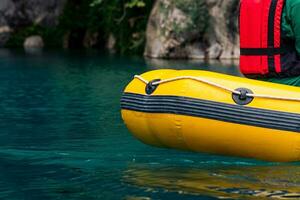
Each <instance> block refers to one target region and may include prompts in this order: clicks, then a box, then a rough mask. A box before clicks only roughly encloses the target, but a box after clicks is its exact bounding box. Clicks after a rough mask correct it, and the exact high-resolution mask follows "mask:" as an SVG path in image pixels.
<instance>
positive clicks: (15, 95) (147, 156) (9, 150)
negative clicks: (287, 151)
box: [0, 50, 300, 200]
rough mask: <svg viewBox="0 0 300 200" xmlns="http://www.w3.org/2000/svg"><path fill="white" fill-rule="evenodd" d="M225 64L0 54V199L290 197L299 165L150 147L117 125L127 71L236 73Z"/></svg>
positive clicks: (298, 188)
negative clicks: (174, 70)
mask: <svg viewBox="0 0 300 200" xmlns="http://www.w3.org/2000/svg"><path fill="white" fill-rule="evenodd" d="M208 65H211V67H208ZM212 66H214V67H212ZM232 66H233V64H232V63H230V62H229V63H227V64H225V65H221V64H220V63H210V64H203V63H200V62H199V61H191V62H186V61H159V60H143V59H141V58H124V57H112V56H105V55H101V53H100V52H63V51H62V52H44V53H40V54H38V55H31V54H26V53H24V52H23V51H6V50H1V51H0V69H1V72H0V170H1V172H0V199H10V200H19V199H43V200H47V199H89V200H92V199H126V200H127V199H128V200H148V199H149V200H150V199H172V200H173V199H218V198H223V199H224V198H229V199H272V198H288V197H289V199H290V198H297V197H298V192H300V165H299V164H297V163H292V164H278V163H266V162H259V161H255V160H249V159H238V158H230V157H219V156H213V155H205V154H196V153H189V152H179V151H175V150H166V149H158V148H154V147H149V146H146V145H144V144H141V143H140V142H139V141H137V140H136V139H134V138H133V137H132V136H131V135H130V134H129V132H128V131H127V129H126V127H125V126H124V125H123V123H122V120H121V117H120V112H119V109H120V105H119V100H120V96H121V93H122V90H123V89H124V87H125V85H126V84H127V83H128V82H129V81H130V80H131V79H132V77H133V75H135V74H140V73H143V72H145V71H148V70H152V69H157V68H177V69H208V70H212V71H220V72H222V73H228V74H235V75H238V70H237V69H236V68H235V67H232Z"/></svg>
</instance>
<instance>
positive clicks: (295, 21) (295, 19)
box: [290, 2, 300, 55]
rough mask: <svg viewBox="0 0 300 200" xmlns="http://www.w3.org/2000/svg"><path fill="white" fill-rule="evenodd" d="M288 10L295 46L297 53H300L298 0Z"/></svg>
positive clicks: (299, 10) (299, 4)
mask: <svg viewBox="0 0 300 200" xmlns="http://www.w3.org/2000/svg"><path fill="white" fill-rule="evenodd" d="M290 12H291V13H290V16H291V22H292V24H291V25H292V30H293V32H294V37H295V41H296V44H295V46H296V50H297V52H298V54H299V55H300V2H299V3H298V4H294V5H293V7H292V8H291V10H290Z"/></svg>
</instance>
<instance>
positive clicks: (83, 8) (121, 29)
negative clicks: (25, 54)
mask: <svg viewBox="0 0 300 200" xmlns="http://www.w3.org/2000/svg"><path fill="white" fill-rule="evenodd" d="M152 5H153V1H152V0H68V2H67V4H66V6H65V8H64V12H63V14H62V16H61V17H60V19H59V24H58V25H57V26H56V27H41V26H39V25H36V24H32V25H31V26H26V27H19V28H18V29H16V31H15V32H14V34H13V35H12V36H11V38H10V40H9V41H8V43H7V45H6V46H7V47H21V46H22V45H23V42H24V40H25V38H26V37H28V36H30V35H41V36H42V37H43V39H44V42H45V44H46V46H47V47H62V46H64V47H69V48H82V47H96V48H105V47H106V46H107V42H108V41H109V38H113V40H114V41H115V42H114V43H115V45H113V46H111V47H112V48H114V51H116V52H118V53H121V54H126V53H130V54H141V53H142V52H143V50H144V44H145V30H146V25H147V21H148V17H149V14H150V11H151V8H152ZM87 41H90V42H87ZM86 43H87V44H86Z"/></svg>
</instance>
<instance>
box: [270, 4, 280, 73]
mask: <svg viewBox="0 0 300 200" xmlns="http://www.w3.org/2000/svg"><path fill="white" fill-rule="evenodd" d="M277 3H278V0H272V2H271V6H270V11H269V19H268V48H274V24H275V15H276V8H277ZM268 65H269V72H270V73H274V72H276V70H275V59H274V55H269V56H268Z"/></svg>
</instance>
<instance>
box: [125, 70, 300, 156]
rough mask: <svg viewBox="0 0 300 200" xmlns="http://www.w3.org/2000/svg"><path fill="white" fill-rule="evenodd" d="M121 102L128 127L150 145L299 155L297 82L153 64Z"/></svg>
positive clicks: (299, 95) (242, 153)
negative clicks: (155, 67)
mask: <svg viewBox="0 0 300 200" xmlns="http://www.w3.org/2000/svg"><path fill="white" fill-rule="evenodd" d="M153 80H154V81H153ZM147 93H148V94H147ZM121 106H122V117H123V120H124V121H125V123H126V125H127V127H128V129H129V130H130V131H131V132H132V133H133V134H134V135H135V136H136V137H137V138H138V139H140V140H141V141H143V142H145V143H147V144H150V145H154V146H159V147H167V148H175V149H182V150H190V151H196V152H207V153H215V154H222V155H231V156H242V157H251V158H257V159H262V160H268V161H299V160H300V88H297V87H290V86H285V85H279V84H273V83H267V82H261V81H256V80H249V79H245V78H240V77H233V76H228V75H222V74H217V73H213V72H205V71H192V70H185V71H176V70H157V71H152V72H148V73H146V74H143V75H142V76H136V78H135V79H134V80H133V81H132V82H131V83H130V84H129V85H128V86H127V88H126V89H125V92H124V94H123V97H122V102H121Z"/></svg>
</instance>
